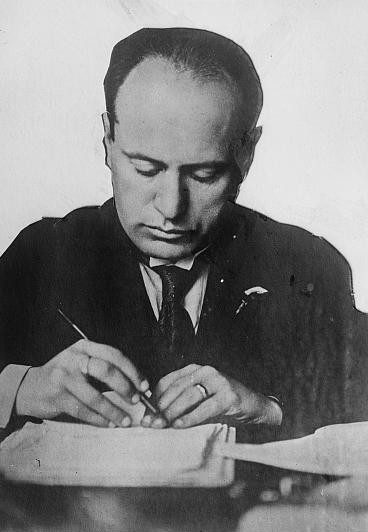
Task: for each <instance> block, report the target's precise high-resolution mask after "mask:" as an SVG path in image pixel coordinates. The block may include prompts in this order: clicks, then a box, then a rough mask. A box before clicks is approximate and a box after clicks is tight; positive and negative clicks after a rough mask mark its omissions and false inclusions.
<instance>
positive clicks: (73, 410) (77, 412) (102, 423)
mask: <svg viewBox="0 0 368 532" xmlns="http://www.w3.org/2000/svg"><path fill="white" fill-rule="evenodd" d="M64 412H65V414H68V415H69V416H72V417H74V418H75V419H78V420H80V421H84V423H88V424H89V425H96V426H97V427H108V426H109V424H110V423H111V422H110V421H109V420H108V419H106V418H104V417H103V416H100V415H99V414H97V413H96V412H94V411H93V410H91V409H90V408H88V406H86V405H84V404H83V403H81V402H80V401H79V400H78V399H77V398H76V397H74V396H73V395H70V396H69V398H68V400H67V401H65V403H64Z"/></svg>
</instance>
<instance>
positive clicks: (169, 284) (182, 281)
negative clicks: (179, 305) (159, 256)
mask: <svg viewBox="0 0 368 532" xmlns="http://www.w3.org/2000/svg"><path fill="white" fill-rule="evenodd" d="M153 270H154V271H155V272H156V273H158V274H159V276H160V277H161V280H162V290H163V293H166V294H167V295H168V297H169V299H172V300H176V301H179V300H181V299H183V297H184V296H185V294H186V292H187V291H188V290H189V289H190V287H191V286H192V284H193V283H194V280H195V277H194V275H193V271H192V270H193V269H192V270H185V269H184V268H178V267H177V266H166V265H164V266H155V267H154V268H153Z"/></svg>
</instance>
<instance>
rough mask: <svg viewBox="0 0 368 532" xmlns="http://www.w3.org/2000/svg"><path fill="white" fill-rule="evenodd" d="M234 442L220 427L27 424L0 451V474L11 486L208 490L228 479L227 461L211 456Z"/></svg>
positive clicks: (230, 467)
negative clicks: (216, 448) (217, 444)
mask: <svg viewBox="0 0 368 532" xmlns="http://www.w3.org/2000/svg"><path fill="white" fill-rule="evenodd" d="M229 438H231V439H232V441H234V433H233V431H232V430H229V428H228V427H227V426H226V425H221V424H210V425H202V426H198V427H193V428H189V429H184V430H177V429H163V430H157V429H156V430H155V429H146V428H143V427H132V428H127V429H123V428H116V429H102V428H97V427H92V426H88V425H81V424H71V423H59V422H53V421H44V422H43V423H42V424H33V423H27V424H26V425H25V426H24V427H23V428H22V429H21V430H20V431H18V432H17V433H14V434H12V435H11V436H9V437H8V438H7V439H5V440H4V442H3V443H2V444H1V446H0V471H1V472H2V473H3V474H4V475H5V476H6V477H7V478H10V479H13V480H17V481H22V482H35V483H42V484H62V485H71V484H75V485H98V486H149V485H150V486H161V485H165V486H186V485H196V486H200V485H203V486H213V485H226V484H228V483H230V482H231V481H232V478H233V461H232V460H229V459H224V458H223V457H220V456H219V455H214V454H213V453H212V449H213V445H214V443H215V442H217V441H227V440H228V439H229Z"/></svg>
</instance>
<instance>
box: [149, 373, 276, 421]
mask: <svg viewBox="0 0 368 532" xmlns="http://www.w3.org/2000/svg"><path fill="white" fill-rule="evenodd" d="M198 385H200V386H198ZM201 388H202V389H201ZM205 391H206V392H207V394H208V396H207V397H205V395H206V394H205ZM154 396H155V397H156V401H157V406H158V408H159V410H160V412H161V414H162V415H163V416H164V417H165V419H166V420H167V422H168V423H169V424H171V425H172V426H173V427H176V428H185V427H191V426H193V425H199V424H202V423H208V422H216V421H226V422H228V423H230V424H238V423H265V424H269V425H279V424H280V423H281V418H282V412H281V409H280V407H279V406H278V405H277V404H276V403H275V402H274V401H272V400H270V399H269V398H267V397H265V396H264V395H262V394H259V393H256V392H254V391H252V390H250V389H249V388H247V387H245V386H244V385H243V384H241V383H240V382H238V381H236V380H234V379H231V378H229V377H227V376H225V375H223V374H221V373H220V372H218V371H217V370H216V369H215V368H213V367H210V366H199V365H197V364H191V365H189V366H186V367H185V368H182V369H179V370H177V371H173V372H172V373H169V374H168V375H166V376H165V377H163V378H162V379H161V380H160V381H159V383H158V385H157V388H156V390H155V392H154ZM142 424H143V425H144V426H152V427H157V428H161V427H163V426H164V424H163V422H162V420H161V419H152V417H151V416H150V415H148V414H147V415H146V416H145V417H144V418H143V420H142Z"/></svg>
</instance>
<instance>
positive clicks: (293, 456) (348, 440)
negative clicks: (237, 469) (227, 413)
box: [216, 422, 368, 475]
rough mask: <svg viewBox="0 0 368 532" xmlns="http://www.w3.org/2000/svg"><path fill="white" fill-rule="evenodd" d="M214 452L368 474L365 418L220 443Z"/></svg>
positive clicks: (312, 469) (297, 467) (314, 469)
mask: <svg viewBox="0 0 368 532" xmlns="http://www.w3.org/2000/svg"><path fill="white" fill-rule="evenodd" d="M216 452H217V453H219V454H220V455H221V456H227V457H231V458H234V459H236V460H244V461H248V462H258V463H261V464H266V465H271V466H274V467H280V468H283V469H292V470H297V471H305V472H310V473H319V474H325V475H368V422H361V423H347V424H340V425H329V426H327V427H322V428H320V429H318V430H317V431H316V432H315V433H314V434H311V435H310V436H305V437H304V438H297V439H294V440H286V441H279V442H271V443H264V444H260V445H254V444H235V443H224V444H219V445H218V446H217V447H216Z"/></svg>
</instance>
